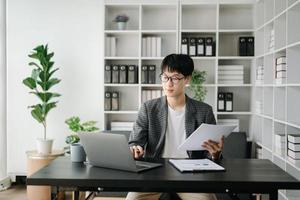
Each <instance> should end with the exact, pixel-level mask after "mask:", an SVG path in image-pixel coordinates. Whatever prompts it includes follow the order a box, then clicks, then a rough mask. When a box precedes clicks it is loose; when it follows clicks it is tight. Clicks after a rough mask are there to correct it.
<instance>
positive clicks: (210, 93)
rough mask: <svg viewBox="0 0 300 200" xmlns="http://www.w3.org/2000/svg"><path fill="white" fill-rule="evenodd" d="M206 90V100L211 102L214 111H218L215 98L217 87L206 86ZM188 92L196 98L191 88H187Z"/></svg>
mask: <svg viewBox="0 0 300 200" xmlns="http://www.w3.org/2000/svg"><path fill="white" fill-rule="evenodd" d="M204 88H205V90H206V95H205V98H204V102H205V103H207V104H209V105H210V106H211V107H212V108H213V112H216V105H215V99H216V88H215V87H204ZM185 91H186V94H187V95H188V96H189V97H191V98H194V93H193V92H192V91H191V90H190V89H189V88H186V89H185Z"/></svg>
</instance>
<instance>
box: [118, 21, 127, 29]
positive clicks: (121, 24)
mask: <svg viewBox="0 0 300 200" xmlns="http://www.w3.org/2000/svg"><path fill="white" fill-rule="evenodd" d="M126 23H127V22H117V28H118V30H125V29H126Z"/></svg>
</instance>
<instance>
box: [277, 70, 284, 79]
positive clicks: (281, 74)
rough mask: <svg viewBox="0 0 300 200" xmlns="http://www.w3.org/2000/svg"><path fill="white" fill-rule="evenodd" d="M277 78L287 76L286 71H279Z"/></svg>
mask: <svg viewBox="0 0 300 200" xmlns="http://www.w3.org/2000/svg"><path fill="white" fill-rule="evenodd" d="M276 78H286V71H277V72H276Z"/></svg>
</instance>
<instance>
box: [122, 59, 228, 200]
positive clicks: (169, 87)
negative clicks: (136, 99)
mask: <svg viewBox="0 0 300 200" xmlns="http://www.w3.org/2000/svg"><path fill="white" fill-rule="evenodd" d="M193 71H194V63H193V60H192V59H191V58H190V57H189V56H188V55H182V54H171V55H168V56H166V57H165V58H164V59H163V61H162V64H161V75H160V79H161V81H162V86H163V90H164V93H165V96H163V97H161V98H158V99H153V100H150V101H147V102H145V103H144V104H143V105H142V107H141V109H140V111H139V114H138V118H137V120H136V122H135V125H134V129H133V132H132V133H131V135H130V139H129V146H130V150H131V152H132V154H133V156H134V158H135V159H138V158H140V157H142V156H144V157H147V158H161V157H163V158H209V159H212V160H217V159H219V158H220V155H221V150H222V148H223V145H224V137H222V138H221V139H220V141H219V142H216V141H211V140H209V141H205V142H204V143H203V144H199V145H202V147H204V148H205V149H206V150H203V151H189V152H186V151H181V150H178V148H177V147H178V146H179V145H180V144H181V143H182V142H183V141H184V140H185V139H186V138H187V137H189V136H190V135H191V134H192V133H193V132H194V131H195V130H196V129H197V128H198V127H199V126H200V125H201V124H202V123H208V124H215V123H216V120H215V117H214V114H213V111H212V107H211V106H209V105H208V104H206V103H203V102H199V101H196V100H193V99H191V98H189V97H188V96H186V95H185V85H186V84H189V82H190V80H191V77H192V73H193ZM160 195H161V194H160V193H137V192H130V193H129V194H128V195H127V198H126V199H127V200H141V199H147V200H148V199H159V196H160ZM178 196H179V197H180V198H181V199H188V200H192V199H198V200H213V199H216V197H215V195H213V194H203V193H195V194H194V193H178Z"/></svg>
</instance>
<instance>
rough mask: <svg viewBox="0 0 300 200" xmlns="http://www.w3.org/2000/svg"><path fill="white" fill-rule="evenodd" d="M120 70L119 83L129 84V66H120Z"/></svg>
mask: <svg viewBox="0 0 300 200" xmlns="http://www.w3.org/2000/svg"><path fill="white" fill-rule="evenodd" d="M119 70H120V72H119V73H120V74H119V83H127V82H128V80H127V78H128V73H127V72H128V71H127V65H120V67H119Z"/></svg>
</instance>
